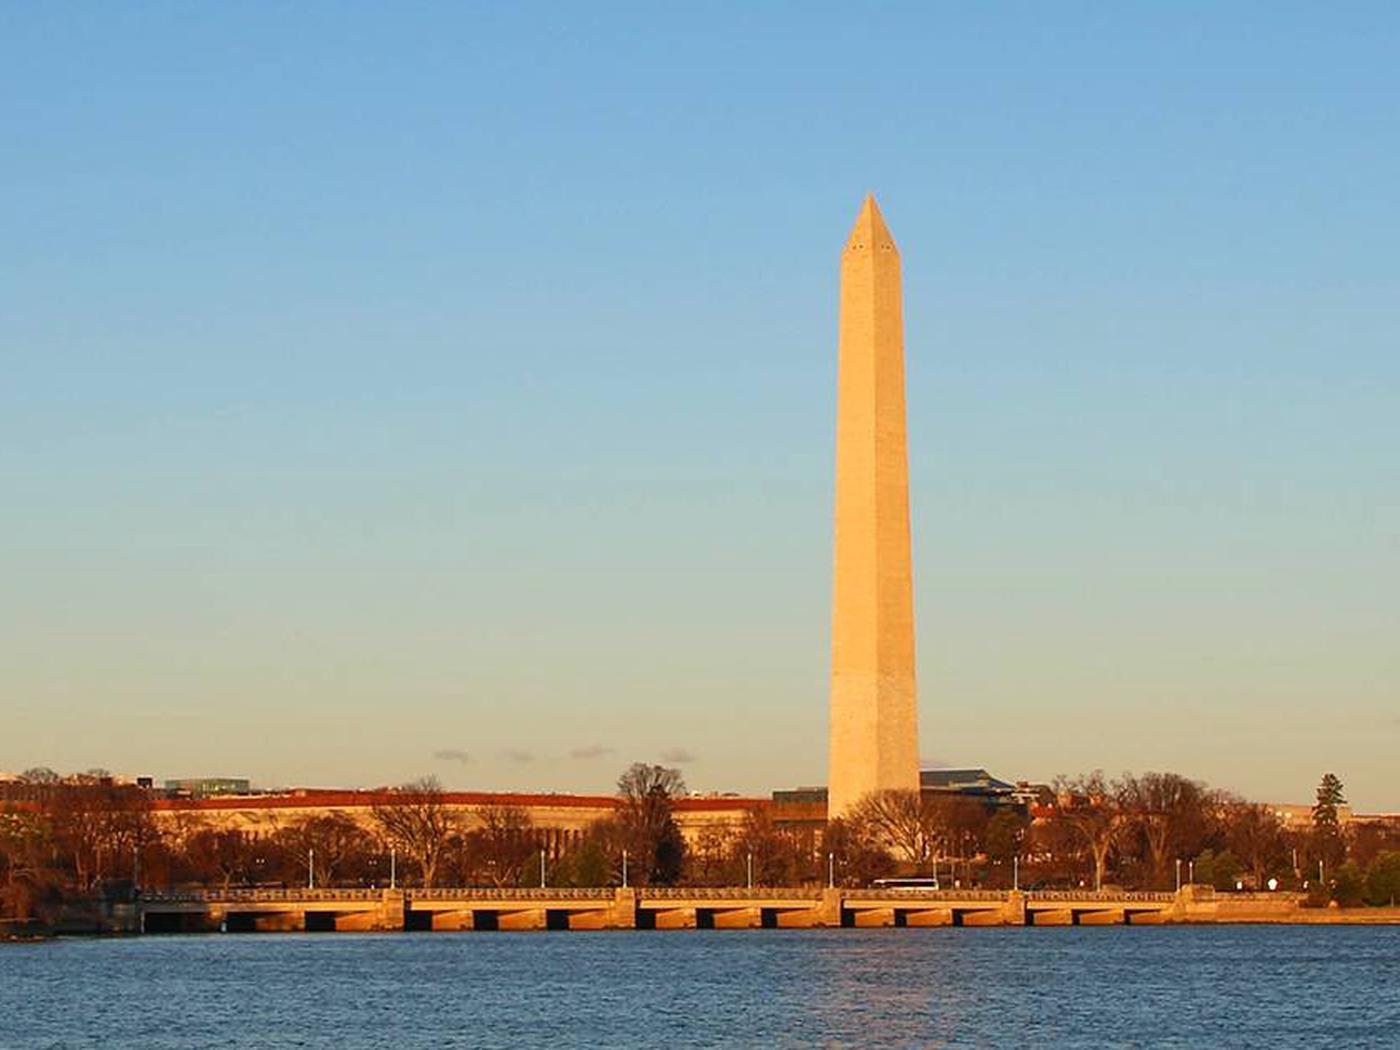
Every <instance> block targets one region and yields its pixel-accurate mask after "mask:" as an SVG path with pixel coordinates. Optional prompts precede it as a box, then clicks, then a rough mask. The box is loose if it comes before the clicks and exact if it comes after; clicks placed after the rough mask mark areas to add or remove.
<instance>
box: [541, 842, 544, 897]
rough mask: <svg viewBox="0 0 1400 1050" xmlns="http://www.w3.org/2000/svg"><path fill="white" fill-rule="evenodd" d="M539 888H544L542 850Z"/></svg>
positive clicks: (542, 854) (542, 853) (542, 851)
mask: <svg viewBox="0 0 1400 1050" xmlns="http://www.w3.org/2000/svg"><path fill="white" fill-rule="evenodd" d="M540 889H544V850H540Z"/></svg>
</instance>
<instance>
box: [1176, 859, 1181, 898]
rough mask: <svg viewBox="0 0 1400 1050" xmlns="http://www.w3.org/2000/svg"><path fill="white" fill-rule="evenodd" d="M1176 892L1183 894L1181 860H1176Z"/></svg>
mask: <svg viewBox="0 0 1400 1050" xmlns="http://www.w3.org/2000/svg"><path fill="white" fill-rule="evenodd" d="M1176 892H1177V893H1180V892H1181V858H1180V857H1177V858H1176Z"/></svg>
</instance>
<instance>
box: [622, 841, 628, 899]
mask: <svg viewBox="0 0 1400 1050" xmlns="http://www.w3.org/2000/svg"><path fill="white" fill-rule="evenodd" d="M622 888H623V889H624V890H625V889H626V888H627V851H626V850H623V851H622Z"/></svg>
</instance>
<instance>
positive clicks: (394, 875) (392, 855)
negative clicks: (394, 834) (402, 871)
mask: <svg viewBox="0 0 1400 1050" xmlns="http://www.w3.org/2000/svg"><path fill="white" fill-rule="evenodd" d="M389 888H390V889H391V890H396V889H398V888H399V850H398V847H397V846H390V847H389Z"/></svg>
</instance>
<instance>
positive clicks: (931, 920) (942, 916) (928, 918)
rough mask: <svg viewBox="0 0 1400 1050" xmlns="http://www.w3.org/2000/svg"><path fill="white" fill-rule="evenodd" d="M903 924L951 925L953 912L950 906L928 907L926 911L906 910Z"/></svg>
mask: <svg viewBox="0 0 1400 1050" xmlns="http://www.w3.org/2000/svg"><path fill="white" fill-rule="evenodd" d="M904 925H905V926H951V925H953V912H952V910H951V909H950V908H930V909H928V910H927V911H907V912H905V913H904Z"/></svg>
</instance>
